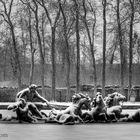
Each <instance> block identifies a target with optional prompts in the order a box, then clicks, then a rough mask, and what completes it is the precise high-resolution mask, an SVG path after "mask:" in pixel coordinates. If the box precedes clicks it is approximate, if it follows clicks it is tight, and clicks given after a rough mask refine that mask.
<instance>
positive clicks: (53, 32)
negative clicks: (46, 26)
mask: <svg viewBox="0 0 140 140" xmlns="http://www.w3.org/2000/svg"><path fill="white" fill-rule="evenodd" d="M51 29H52V42H51V46H52V49H51V56H52V100H55V88H56V83H55V79H56V59H55V56H56V55H55V27H52V28H51Z"/></svg>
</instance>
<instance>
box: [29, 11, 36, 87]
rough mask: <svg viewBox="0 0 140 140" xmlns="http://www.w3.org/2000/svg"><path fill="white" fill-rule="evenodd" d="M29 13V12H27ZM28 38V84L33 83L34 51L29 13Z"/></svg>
mask: <svg viewBox="0 0 140 140" xmlns="http://www.w3.org/2000/svg"><path fill="white" fill-rule="evenodd" d="M29 12H30V11H29ZM29 14H30V15H29V28H28V31H29V38H30V49H31V66H30V75H29V84H30V85H31V84H32V83H33V76H34V53H35V49H34V48H33V41H32V37H33V36H32V27H31V12H30V13H29Z"/></svg>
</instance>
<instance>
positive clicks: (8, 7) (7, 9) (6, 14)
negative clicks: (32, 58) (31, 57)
mask: <svg viewBox="0 0 140 140" xmlns="http://www.w3.org/2000/svg"><path fill="white" fill-rule="evenodd" d="M6 2H7V1H4V0H0V3H1V4H2V7H3V10H1V11H0V16H2V17H3V19H4V21H5V22H6V23H7V24H8V26H9V28H10V31H11V36H12V46H13V49H14V62H15V64H14V65H15V67H16V69H17V79H18V87H19V89H20V88H21V85H22V83H21V65H20V59H19V52H18V49H17V42H16V37H15V31H14V24H13V22H12V18H11V11H12V7H13V0H10V2H9V3H8V4H7V3H6Z"/></svg>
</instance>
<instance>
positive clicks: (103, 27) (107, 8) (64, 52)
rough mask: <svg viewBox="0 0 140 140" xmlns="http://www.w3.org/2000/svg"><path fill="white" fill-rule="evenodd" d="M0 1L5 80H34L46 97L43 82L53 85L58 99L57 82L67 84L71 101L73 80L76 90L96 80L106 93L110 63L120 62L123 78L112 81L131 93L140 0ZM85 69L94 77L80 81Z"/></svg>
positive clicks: (139, 50) (0, 51)
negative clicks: (100, 67)
mask: <svg viewBox="0 0 140 140" xmlns="http://www.w3.org/2000/svg"><path fill="white" fill-rule="evenodd" d="M0 6H1V10H0V54H1V56H0V59H1V62H0V65H1V66H2V70H1V71H2V72H3V76H1V78H0V79H1V81H3V80H4V81H6V80H7V81H10V80H11V81H16V82H15V83H18V87H19V88H21V87H22V85H23V84H24V83H27V84H31V83H34V82H36V83H37V84H41V85H42V93H43V94H44V95H43V96H45V85H51V87H52V95H51V99H54V100H55V97H56V94H55V89H56V86H58V85H61V86H66V87H67V101H68V100H70V97H69V95H70V87H71V85H74V84H75V85H76V89H77V92H79V91H80V85H81V84H93V85H94V91H95V93H96V87H97V86H98V85H101V86H102V93H103V94H104V95H105V86H106V85H107V84H108V83H112V81H110V80H109V77H106V75H107V74H108V73H107V72H106V69H107V68H106V65H108V64H111V65H110V69H113V65H112V64H118V65H120V72H119V73H120V76H118V77H119V78H118V81H119V82H118V81H117V82H116V81H115V82H114V81H113V82H114V83H117V84H119V85H120V86H121V92H123V89H124V86H129V90H130V93H129V96H130V94H131V88H132V87H133V83H134V81H133V79H134V78H133V73H134V69H133V64H135V63H136V64H137V63H139V61H140V60H139V59H140V57H139V55H140V47H139V46H140V37H139V36H140V35H139V30H140V29H139V26H138V25H139V20H140V10H139V9H140V8H139V7H140V2H139V1H138V0H136V1H134V0H122V1H119V0H107V1H106V0H100V1H97V0H87V1H85V0H82V1H80V0H73V1H70V0H54V1H52V0H0ZM100 64H102V66H103V67H102V70H101V71H102V77H100V75H99V73H100V74H101V72H100V71H99V69H98V65H100ZM27 66H29V67H30V68H29V70H27V68H26V67H27ZM47 66H48V67H49V66H51V70H50V71H49V70H48V69H49V68H48V67H47ZM59 66H61V67H62V69H61V71H58V70H57V69H58V68H59ZM38 67H39V71H38V74H35V71H36V70H37V68H38ZM84 69H85V70H87V69H88V70H90V69H91V70H92V74H91V75H90V76H89V79H90V82H87V81H86V78H85V80H82V79H83V78H82V77H83V75H84V76H85V77H86V75H85V74H83V70H84ZM11 70H12V74H11ZM62 71H63V72H62ZM127 72H128V74H127ZM62 73H63V74H62ZM72 73H75V74H74V75H75V76H72ZM50 74H51V77H50ZM11 75H12V76H11ZM25 75H26V76H27V77H28V78H26V76H25ZM37 75H40V79H39V78H36V76H37ZM11 77H12V78H11ZM115 78H116V77H114V79H115ZM15 79H16V80H15ZM27 79H28V80H27ZM60 79H61V81H63V84H61V83H60ZM114 79H113V78H112V80H114ZM100 81H102V82H100ZM93 96H94V94H93ZM128 98H129V97H128Z"/></svg>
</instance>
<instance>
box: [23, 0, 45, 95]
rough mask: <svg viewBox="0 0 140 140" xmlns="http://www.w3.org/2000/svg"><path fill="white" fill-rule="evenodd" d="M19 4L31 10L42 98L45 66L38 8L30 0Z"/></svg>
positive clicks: (34, 2) (35, 3) (34, 0)
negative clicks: (36, 43) (37, 52)
mask: <svg viewBox="0 0 140 140" xmlns="http://www.w3.org/2000/svg"><path fill="white" fill-rule="evenodd" d="M21 2H22V3H23V4H25V5H27V7H29V8H30V10H32V12H33V13H34V17H35V29H36V35H37V39H38V46H39V52H40V66H41V85H42V94H43V96H45V87H44V64H45V60H44V55H43V49H42V42H41V35H40V31H39V19H38V13H39V8H38V3H37V2H36V0H32V1H28V0H25V1H24V0H21Z"/></svg>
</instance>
